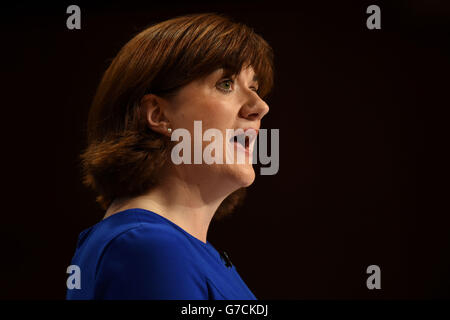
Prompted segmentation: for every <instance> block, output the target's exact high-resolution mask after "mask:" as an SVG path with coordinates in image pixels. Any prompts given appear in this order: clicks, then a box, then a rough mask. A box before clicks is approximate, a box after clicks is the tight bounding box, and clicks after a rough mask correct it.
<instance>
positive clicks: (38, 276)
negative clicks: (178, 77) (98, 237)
mask: <svg viewBox="0 0 450 320" xmlns="http://www.w3.org/2000/svg"><path fill="white" fill-rule="evenodd" d="M70 4H77V5H79V6H80V7H81V14H82V18H81V30H68V29H67V28H66V19H67V17H68V16H69V15H68V14H66V8H67V6H69V5H70ZM370 4H377V5H379V6H380V7H381V26H382V29H381V30H368V29H367V28H366V19H367V17H368V14H366V8H367V6H368V5H370ZM3 6H4V7H3V8H2V10H1V40H2V50H1V52H2V59H1V61H2V62H3V64H4V66H3V68H2V69H3V70H2V85H1V86H2V98H1V99H0V101H1V117H2V126H1V131H2V153H1V159H2V169H3V172H2V182H3V188H2V208H1V209H2V210H1V212H2V214H1V221H2V223H1V239H0V240H1V241H0V243H1V244H2V248H1V268H2V271H1V291H0V292H1V293H0V297H2V298H4V299H64V298H65V292H66V286H65V285H66V284H65V281H66V277H67V274H66V273H65V272H66V268H67V266H68V265H69V264H70V260H71V258H72V255H73V253H74V249H75V244H76V240H77V237H78V234H79V233H80V232H81V231H82V230H84V229H85V228H87V227H90V226H91V225H93V224H95V223H97V222H99V221H100V220H101V219H102V217H103V215H104V212H102V211H101V210H100V208H99V207H98V206H97V205H96V203H95V200H94V198H95V197H94V194H93V193H91V192H90V191H89V190H86V189H85V188H84V187H83V186H82V184H81V181H80V171H79V162H78V155H79V153H80V151H81V149H82V148H84V147H85V123H86V119H87V113H88V109H89V106H90V103H91V101H92V98H93V95H94V93H95V90H96V87H97V84H98V82H99V80H100V78H101V76H102V73H103V72H104V70H105V69H106V68H107V66H108V64H109V62H110V61H111V59H112V58H113V57H114V56H115V54H116V53H117V52H118V50H119V49H120V48H121V46H122V45H124V44H125V42H127V41H128V40H129V39H131V37H132V36H133V35H135V34H136V33H137V32H139V31H141V30H142V29H144V28H145V27H146V26H148V25H150V24H153V23H155V22H159V21H163V20H166V19H169V18H172V17H175V16H178V15H182V14H187V13H197V12H219V13H225V14H228V15H229V16H230V17H232V18H234V19H235V20H237V21H239V22H243V23H246V24H248V25H249V26H251V27H253V28H254V30H255V31H256V32H257V33H259V34H261V35H262V36H263V37H264V38H265V39H266V40H267V41H268V42H269V44H270V45H271V46H272V47H273V49H274V52H275V68H276V74H275V88H274V91H273V92H272V94H271V95H270V96H269V97H268V99H267V103H268V104H269V106H270V107H271V110H270V112H269V114H268V115H267V116H266V117H265V118H264V120H263V123H262V127H263V128H279V129H280V170H279V172H278V174H276V175H274V176H261V175H259V169H258V168H257V169H258V171H257V177H256V180H255V183H254V184H253V185H252V186H251V187H250V188H249V190H248V191H249V192H248V198H247V201H246V203H245V205H244V206H243V207H241V208H240V209H239V210H238V211H237V212H235V213H234V214H233V216H232V217H229V218H228V219H225V220H223V221H220V222H213V223H212V224H211V227H210V230H209V233H208V240H209V241H210V242H211V243H212V244H213V245H214V246H215V247H216V248H218V249H223V250H226V251H227V252H228V253H229V255H230V256H231V259H232V261H233V263H234V264H235V265H236V266H237V269H238V271H239V273H240V275H241V276H242V278H243V279H244V280H245V282H246V283H247V285H248V286H249V288H250V289H251V290H252V291H253V293H254V294H255V295H256V297H257V298H259V299H347V298H351V299H400V298H401V299H417V298H449V297H450V272H449V271H450V256H449V250H450V232H449V227H450V224H449V222H450V219H449V218H448V214H449V212H450V211H449V209H448V201H447V199H448V185H447V184H448V182H447V181H448V180H447V178H446V166H447V164H448V161H447V160H446V159H445V157H444V156H445V154H446V151H447V149H448V142H447V134H446V128H447V127H448V125H447V119H448V118H447V117H446V109H447V108H448V107H449V106H450V104H449V103H448V92H449V79H448V76H449V71H450V70H449V69H450V68H449V67H450V59H449V58H450V46H449V40H450V38H449V33H450V32H449V31H450V5H449V3H448V1H436V0H434V1H395V0H393V1H375V0H374V1H326V2H325V1H299V3H298V4H296V5H295V4H294V3H293V2H292V3H289V2H280V1H223V2H217V3H212V2H211V1H178V2H173V1H170V2H169V1H161V2H154V1H147V2H145V3H137V2H133V1H120V2H110V3H97V4H92V3H90V2H87V1H73V2H72V1H71V2H67V1H66V2H64V1H63V2H61V3H59V4H57V3H54V4H52V3H50V2H48V3H45V2H41V1H39V3H29V2H23V1H22V2H21V1H19V2H16V3H15V4H10V5H3ZM371 264H376V265H379V266H380V268H381V288H382V289H381V290H368V289H367V287H366V279H367V277H368V275H367V274H366V268H367V266H369V265H371Z"/></svg>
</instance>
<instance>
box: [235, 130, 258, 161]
mask: <svg viewBox="0 0 450 320" xmlns="http://www.w3.org/2000/svg"><path fill="white" fill-rule="evenodd" d="M233 130H234V133H235V134H234V135H232V136H230V138H229V139H228V141H229V142H230V140H231V139H233V138H234V137H235V136H237V135H241V134H245V136H246V137H248V139H249V140H248V147H246V148H245V147H244V146H243V145H242V144H240V143H239V142H237V141H233V142H232V145H236V147H237V149H238V150H241V152H244V153H246V154H247V155H250V154H253V146H254V142H255V140H256V137H257V136H258V133H259V129H257V128H251V127H249V128H236V129H233ZM249 131H250V132H249Z"/></svg>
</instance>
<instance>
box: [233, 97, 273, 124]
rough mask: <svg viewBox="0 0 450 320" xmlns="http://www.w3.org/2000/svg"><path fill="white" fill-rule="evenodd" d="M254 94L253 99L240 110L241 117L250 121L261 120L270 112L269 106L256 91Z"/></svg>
mask: <svg viewBox="0 0 450 320" xmlns="http://www.w3.org/2000/svg"><path fill="white" fill-rule="evenodd" d="M252 92H253V93H252V94H251V97H250V98H249V99H248V100H247V101H246V103H245V104H244V105H243V106H242V108H241V110H239V115H240V116H241V117H243V118H246V119H248V120H261V119H262V118H263V117H264V116H265V115H266V114H267V112H269V106H268V105H267V103H266V102H265V101H264V100H263V99H261V98H260V97H259V96H258V95H257V94H256V93H255V92H254V91H252Z"/></svg>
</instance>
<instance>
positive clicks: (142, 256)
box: [66, 208, 256, 300]
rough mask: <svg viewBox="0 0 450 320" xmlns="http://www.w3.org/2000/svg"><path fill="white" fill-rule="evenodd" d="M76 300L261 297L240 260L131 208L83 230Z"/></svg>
mask: <svg viewBox="0 0 450 320" xmlns="http://www.w3.org/2000/svg"><path fill="white" fill-rule="evenodd" d="M71 264H72V265H77V266H78V267H79V268H80V275H81V276H80V287H81V288H80V289H76V288H73V289H67V295H66V298H67V299H68V300H72V299H136V300H141V299H165V300H172V299H176V300H200V299H202V300H206V299H211V300H228V299H230V300H256V297H255V296H254V295H253V293H252V292H251V291H250V290H249V288H248V287H247V286H246V284H245V283H244V281H243V280H242V279H241V277H240V276H239V274H238V272H237V271H236V268H235V266H234V265H232V266H231V267H229V266H228V267H227V266H226V265H225V261H224V259H222V257H221V255H220V254H219V252H217V250H216V249H215V248H214V247H213V246H212V245H211V244H210V243H209V242H208V241H207V242H206V243H204V242H202V241H201V240H199V239H197V238H195V237H194V236H192V235H191V234H189V233H187V232H186V231H185V230H183V229H182V228H181V227H179V226H178V225H176V224H175V223H173V222H172V221H170V220H168V219H166V218H164V217H162V216H160V215H158V214H156V213H154V212H152V211H148V210H145V209H140V208H135V209H127V210H124V211H121V212H118V213H115V214H113V215H112V216H110V217H108V218H106V219H104V220H102V221H100V222H99V223H97V224H95V225H94V226H92V227H90V228H88V229H86V230H84V231H82V232H81V233H80V235H79V237H78V242H77V247H76V251H75V254H74V256H73V258H72V262H71Z"/></svg>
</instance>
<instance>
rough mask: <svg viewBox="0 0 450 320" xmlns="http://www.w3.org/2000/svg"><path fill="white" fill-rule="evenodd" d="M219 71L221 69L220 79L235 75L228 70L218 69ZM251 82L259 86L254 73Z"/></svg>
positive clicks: (257, 78)
mask: <svg viewBox="0 0 450 320" xmlns="http://www.w3.org/2000/svg"><path fill="white" fill-rule="evenodd" d="M219 69H222V75H221V76H222V77H224V76H231V75H235V74H232V72H231V71H230V69H228V68H219ZM252 81H253V82H256V83H257V84H258V86H259V77H258V76H257V75H256V73H255V74H254V75H253V79H252Z"/></svg>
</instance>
